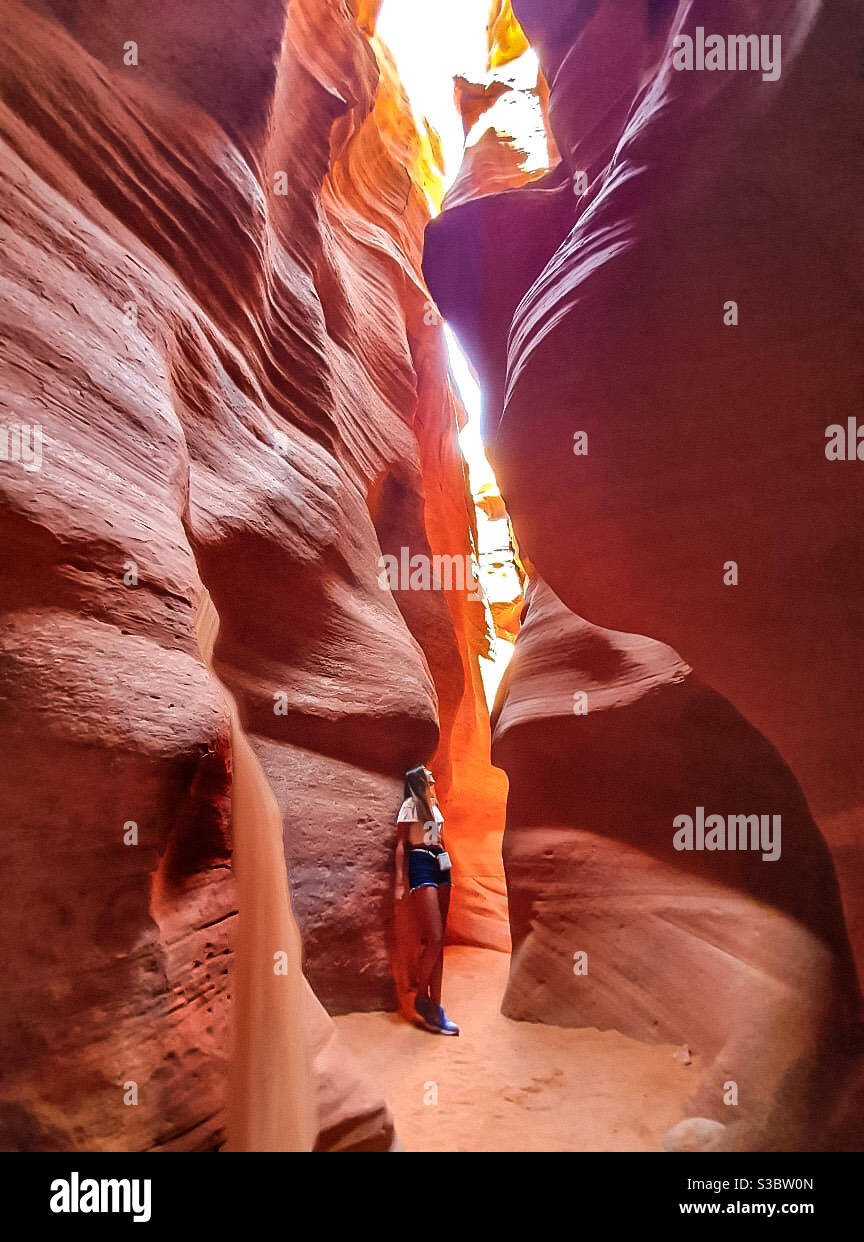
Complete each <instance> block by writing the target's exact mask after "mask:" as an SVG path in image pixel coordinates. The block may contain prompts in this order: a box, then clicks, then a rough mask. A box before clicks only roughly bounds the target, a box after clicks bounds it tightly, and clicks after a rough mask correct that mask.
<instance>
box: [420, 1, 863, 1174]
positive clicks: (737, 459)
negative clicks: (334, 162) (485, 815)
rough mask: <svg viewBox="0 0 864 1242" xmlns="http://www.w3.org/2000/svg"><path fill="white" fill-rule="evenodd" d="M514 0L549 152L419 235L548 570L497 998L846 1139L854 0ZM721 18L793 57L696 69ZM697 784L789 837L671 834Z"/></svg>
mask: <svg viewBox="0 0 864 1242" xmlns="http://www.w3.org/2000/svg"><path fill="white" fill-rule="evenodd" d="M499 7H501V6H499ZM514 10H515V14H516V17H517V18H519V19H520V20H521V21H522V23H523V25H524V28H525V31H526V33H527V35H528V37H529V38H530V40H531V41H532V43H533V45H534V46H535V48H536V49H537V51H538V53H539V56H540V59H541V64H542V66H543V69H544V72H545V74H546V77H547V79H548V81H549V83H550V98H549V118H550V124H551V126H552V130H553V133H554V138H555V142H556V144H557V148H558V150H559V151H560V153H561V164H560V165H559V166H558V167H557V168H556V169H555V170H554V171H553V172H552V173H551V174H550V175H549V176H548V177H547V178H545V179H544V180H542V181H539V182H536V183H534V184H532V185H528V186H523V187H521V188H517V189H510V190H507V191H506V192H504V193H494V192H492V193H489V194H485V195H484V194H483V193H482V187H481V186H476V187H475V190H474V193H473V195H472V196H470V197H465V198H463V200H462V201H460V202H455V203H454V205H453V207H452V209H451V210H450V211H447V212H445V213H444V215H443V216H442V217H441V218H440V219H439V220H436V221H435V222H433V224H432V225H431V226H430V228H429V230H428V242H427V249H426V260H425V270H426V274H427V277H428V279H429V283H430V288H431V289H432V291H433V293H434V294H435V296H436V298H437V299H438V302H439V305H440V306H441V308H442V310H443V312H444V313H445V314H446V315H447V317H448V319H449V320H450V321H451V322H452V323H453V324H454V326H455V327H456V329H457V331H458V332H459V333H460V337H462V339H463V340H464V343H465V345H466V348H468V350H469V352H470V353H471V356H472V359H473V360H474V362H475V366H476V367H477V369H478V372H480V373H481V374H482V375H483V378H484V382H485V385H486V388H487V391H488V392H489V393H490V401H489V407H488V408H489V419H490V423H491V425H492V426H493V427H495V428H496V429H495V434H494V437H493V443H492V445H491V452H490V456H491V459H492V461H493V464H494V465H495V468H496V473H497V475H498V479H499V482H500V484H501V489H502V493H503V495H504V499H505V501H506V503H507V507H508V510H509V512H510V514H511V516H512V518H513V521H514V525H515V530H516V534H517V538H518V540H519V544H520V550H521V552H522V553H523V555H524V556H525V557H527V558H528V560H529V561H530V562H531V563H532V565H533V567H534V579H535V581H534V587H533V593H532V596H531V602H530V607H529V609H528V613H527V622H526V626H525V628H524V629H523V631H522V632H521V634H520V636H519V639H518V641H517V648H516V654H515V656H514V660H513V664H512V666H511V669H510V671H509V674H508V678H507V681H506V683H505V685H504V686H502V693H501V696H500V697H499V701H498V705H497V722H496V728H495V755H496V761H497V762H500V763H501V764H502V765H503V766H504V767H506V769H507V771H508V774H509V776H510V797H509V805H508V827H507V833H506V836H505V865H506V869H507V874H508V889H509V894H510V909H511V926H512V931H513V939H514V957H513V962H512V966H511V975H510V985H509V988H508V992H507V997H506V999H505V1011H506V1012H507V1013H509V1014H510V1015H511V1016H514V1017H523V1018H530V1019H533V1020H542V1021H548V1022H555V1023H566V1024H573V1025H599V1026H601V1027H605V1026H613V1027H617V1028H618V1029H621V1030H626V1031H627V1032H628V1033H631V1034H633V1035H635V1036H636V1037H637V1038H643V1039H650V1040H653V1039H656V1038H666V1039H675V1040H680V1041H682V1042H687V1043H688V1044H689V1045H690V1046H691V1047H693V1048H694V1049H695V1050H696V1051H699V1052H701V1053H704V1054H705V1055H706V1057H707V1064H708V1073H707V1075H706V1079H705V1082H704V1083H703V1085H702V1088H701V1089H700V1091H699V1092H697V1093H696V1094H695V1095H694V1100H693V1110H692V1112H693V1116H701V1117H703V1118H707V1119H709V1120H712V1121H713V1122H715V1123H723V1124H725V1125H726V1126H727V1130H726V1131H721V1130H720V1129H719V1127H718V1126H717V1125H716V1124H715V1126H714V1127H713V1128H711V1127H709V1130H708V1131H707V1133H708V1134H709V1136H710V1137H709V1139H708V1141H710V1142H712V1143H717V1144H719V1145H721V1146H724V1145H725V1146H726V1147H728V1148H729V1149H735V1148H736V1147H748V1146H751V1147H755V1148H759V1147H779V1148H781V1149H782V1148H783V1147H784V1146H786V1147H792V1148H794V1147H797V1146H803V1147H807V1146H809V1145H815V1146H818V1145H819V1144H820V1143H827V1144H828V1145H829V1146H830V1145H831V1144H832V1143H833V1144H838V1145H841V1144H843V1143H851V1144H854V1142H855V1141H856V1140H855V1138H854V1137H850V1130H849V1128H848V1125H847V1124H846V1122H845V1121H843V1120H842V1117H841V1114H842V1113H843V1110H844V1108H845V1107H846V1106H847V1105H848V1104H849V1101H850V1100H851V1099H852V1097H853V1095H854V1087H853V1086H852V1085H851V1084H852V1081H853V1080H854V1076H855V1074H856V1073H857V1072H859V1071H858V1069H857V1068H856V1067H858V1066H860V1061H859V1059H858V1052H857V1043H856V1041H857V1040H858V1038H859V1036H858V1028H857V1018H858V1009H859V1003H860V1000H859V994H858V987H857V982H856V979H855V975H854V968H853V966H852V961H851V955H850V950H849V939H848V935H847V926H848V928H849V929H850V930H851V933H852V938H853V941H854V942H855V944H856V946H857V948H858V951H859V966H860V962H861V954H862V953H864V940H862V923H861V901H860V891H861V888H860V876H861V858H862V840H861V833H862V810H861V808H862V801H864V799H862V785H861V766H860V763H858V761H857V759H856V758H855V755H856V753H857V748H856V746H855V743H854V741H853V739H854V738H855V737H857V736H858V735H859V734H860V725H861V697H860V691H859V689H858V688H857V684H856V678H855V675H854V672H855V668H856V664H857V662H858V656H857V654H856V653H857V652H858V651H860V641H861V637H862V635H861V625H860V621H861V616H862V610H861V577H860V573H859V572H857V570H856V568H855V566H856V563H860V539H861V530H862V528H861V501H860V497H861V490H860V481H859V479H858V474H857V471H858V469H860V463H857V464H856V463H855V462H852V461H847V462H831V461H829V460H827V459H826V454H825V443H826V428H827V427H828V425H829V424H843V425H845V423H846V419H847V416H848V417H854V416H855V415H856V411H857V409H858V397H857V396H856V393H860V389H861V380H862V363H861V355H860V349H859V348H858V347H857V346H856V344H855V342H856V340H857V339H860V335H861V326H862V316H864V297H862V264H861V247H860V237H859V236H856V235H855V230H854V224H853V221H854V218H855V213H856V207H855V204H856V202H857V201H858V200H859V199H860V193H861V188H862V187H861V179H862V164H861V161H860V158H859V157H858V156H856V155H855V154H854V150H855V148H856V147H858V148H860V140H861V112H860V107H859V106H858V105H860V93H861V88H860V74H858V71H857V69H856V62H855V54H854V52H853V47H854V44H855V38H854V35H853V32H854V30H855V29H857V28H859V24H860V5H857V4H847V3H842V2H841V3H839V4H822V3H818V0H813V2H809V0H808V2H804V0H801V2H800V3H796V2H791V0H790V3H787V4H783V5H779V6H778V5H770V4H767V3H766V4H756V5H754V4H743V3H742V4H737V3H731V4H728V3H722V4H720V3H714V2H713V0H694V2H693V3H681V4H676V3H674V0H670V2H669V3H645V4H634V5H621V4H618V3H614V2H613V0H599V2H598V3H586V4H582V3H575V2H574V3H564V4H561V3H556V4H551V3H547V2H546V0H516V3H515V4H514ZM697 26H702V27H703V28H704V30H705V31H706V32H718V33H719V32H723V33H724V34H726V33H727V32H728V33H740V32H742V31H746V32H751V31H753V30H758V31H760V32H767V33H769V34H774V35H779V36H780V37H781V39H782V49H783V51H782V57H783V59H782V72H781V74H780V76H779V78H778V79H777V80H776V81H764V80H763V79H762V75H761V74H759V73H753V72H731V73H722V74H721V73H708V72H686V71H685V72H678V71H675V70H674V69H673V68H672V63H671V49H672V39H673V38H674V36H675V35H676V34H682V33H684V34H687V33H689V35H690V36H691V37H695V32H696V27H697ZM856 99H857V100H858V104H856V102H855V101H856ZM816 100H818V106H816V105H814V101H816ZM489 188H490V190H492V191H494V190H495V189H497V188H498V187H496V186H495V185H494V184H490V187H489ZM459 271H462V272H463V273H464V272H466V271H467V272H468V273H469V275H468V276H467V277H464V276H463V278H462V280H461V281H460V280H458V279H457V278H456V273H457V272H459ZM492 288H494V290H495V294H496V296H495V299H494V305H492V304H490V301H489V299H488V291H489V290H490V289H492ZM730 300H731V301H734V302H735V303H736V306H737V310H738V323H737V326H732V325H727V324H726V323H724V315H726V314H727V313H728V306H727V304H728V302H729V301H730ZM496 424H497V427H496ZM579 432H584V433H586V434H587V446H588V451H587V453H580V454H577V453H576V452H574V448H575V447H576V440H575V437H576V435H577V433H579ZM580 447H582V446H580ZM732 561H734V562H736V564H737V570H738V585H736V586H732V585H727V584H726V582H724V577H727V578H728V574H727V566H728V563H729V562H732ZM641 635H650V637H641ZM691 670H692V671H691ZM697 679H698V680H697ZM579 694H585V695H586V696H587V700H586V701H585V702H582V701H579V709H578V710H575V709H576V708H577V699H576V697H575V696H577V695H579ZM586 703H587V707H586ZM583 708H585V710H584V714H583ZM699 805H701V806H703V807H705V808H706V813H708V812H709V809H710V810H715V811H717V812H720V813H723V814H727V813H749V812H750V811H751V810H752V811H755V810H756V808H757V806H758V807H761V808H763V810H765V811H767V810H768V809H769V808H770V809H771V811H772V812H773V813H775V814H781V816H782V823H783V826H784V832H785V833H786V836H785V838H784V841H785V844H784V846H783V855H782V860H781V861H780V862H778V863H776V864H774V863H768V862H762V861H761V859H758V856H757V857H756V859H754V858H753V856H749V857H747V856H743V855H737V856H735V855H728V854H727V855H724V856H721V855H719V854H716V853H715V854H707V853H702V854H698V855H697V854H690V855H687V854H683V853H678V852H675V851H673V850H672V833H673V827H672V820H673V817H674V816H675V815H677V814H681V813H690V814H691V815H692V814H693V813H694V811H695V807H696V806H699ZM826 840H827V843H828V846H829V847H830V852H829V849H828V848H826V844H825V842H826ZM835 870H836V871H838V872H839V881H840V889H839V890H838V884H837V878H836V875H835ZM841 893H842V899H841V895H840V894H841ZM841 901H842V904H841ZM589 946H590V950H589ZM583 949H584V950H586V951H589V962H591V963H593V965H590V966H589V973H588V975H586V976H584V977H577V976H575V975H574V973H573V969H572V967H573V955H574V953H576V952H577V951H580V950H583ZM727 1080H736V1081H738V1082H739V1083H745V1082H746V1089H745V1090H744V1091H743V1093H742V1100H743V1101H744V1103H743V1104H742V1107H741V1108H740V1109H739V1110H738V1111H735V1110H732V1109H730V1108H728V1107H726V1106H724V1103H723V1099H722V1095H723V1091H722V1083H723V1082H725V1081H727ZM828 1080H830V1089H829V1088H828V1086H827V1085H826V1081H828ZM835 1107H836V1108H837V1110H838V1113H837V1114H836V1115H835V1114H834V1113H833V1110H834V1109H835ZM832 1126H833V1127H834V1128H833V1131H832ZM829 1132H831V1134H830V1135H829ZM691 1139H692V1135H691V1134H690V1133H689V1131H687V1128H686V1127H685V1133H684V1136H683V1137H682V1136H681V1135H677V1136H676V1135H673V1136H671V1137H670V1140H669V1141H670V1144H671V1145H672V1146H675V1145H676V1144H677V1143H679V1142H689V1141H691Z"/></svg>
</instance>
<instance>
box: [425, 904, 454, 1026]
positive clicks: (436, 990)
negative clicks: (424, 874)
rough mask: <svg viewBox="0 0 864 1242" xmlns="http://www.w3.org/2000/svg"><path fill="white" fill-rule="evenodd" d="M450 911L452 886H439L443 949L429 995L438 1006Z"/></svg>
mask: <svg viewBox="0 0 864 1242" xmlns="http://www.w3.org/2000/svg"><path fill="white" fill-rule="evenodd" d="M449 910H450V885H449V884H439V885H438V912H439V914H440V915H441V948H440V950H439V952H438V960H437V961H436V963H435V965H434V967H433V969H432V974H431V975H430V976H429V995H430V996H431V997H432V1000H433V1001H434V1002H435V1004H436V1005H440V1004H441V980H442V976H443V974H444V933H445V931H446V930H447V914H448V912H449Z"/></svg>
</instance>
